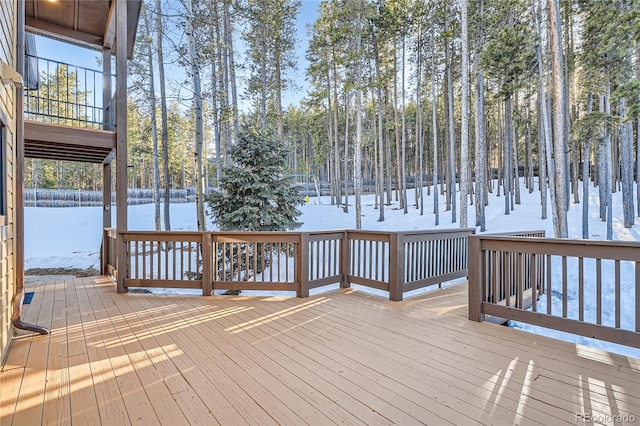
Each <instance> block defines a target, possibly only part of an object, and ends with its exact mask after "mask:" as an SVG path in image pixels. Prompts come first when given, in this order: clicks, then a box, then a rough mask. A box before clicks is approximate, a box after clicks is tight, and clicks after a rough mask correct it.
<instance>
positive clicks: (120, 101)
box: [115, 0, 128, 293]
mask: <svg viewBox="0 0 640 426" xmlns="http://www.w3.org/2000/svg"><path fill="white" fill-rule="evenodd" d="M115 3H116V157H117V160H116V168H117V176H116V208H117V228H118V231H126V230H127V184H128V182H127V181H128V179H127V174H128V172H127V161H128V159H127V1H126V0H116V1H115ZM126 260H127V259H126V252H125V245H124V240H123V237H122V235H120V234H119V235H118V261H117V269H118V270H119V271H120V268H121V267H122V271H120V273H118V287H117V289H118V293H124V292H125V291H127V289H126V288H125V286H124V280H125V278H127V273H128V271H125V268H124V265H125V264H126Z"/></svg>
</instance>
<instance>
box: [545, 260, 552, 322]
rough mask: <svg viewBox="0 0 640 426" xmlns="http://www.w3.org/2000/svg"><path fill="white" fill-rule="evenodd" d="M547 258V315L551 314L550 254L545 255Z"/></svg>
mask: <svg viewBox="0 0 640 426" xmlns="http://www.w3.org/2000/svg"><path fill="white" fill-rule="evenodd" d="M546 258H547V315H551V311H552V309H551V294H552V288H551V286H552V284H551V255H546Z"/></svg>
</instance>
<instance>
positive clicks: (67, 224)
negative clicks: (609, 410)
mask: <svg viewBox="0 0 640 426" xmlns="http://www.w3.org/2000/svg"><path fill="white" fill-rule="evenodd" d="M520 187H521V197H522V200H521V201H522V203H521V204H520V205H515V208H514V210H512V211H511V212H510V214H509V215H505V214H504V197H496V195H495V193H494V194H489V196H490V200H489V206H488V207H487V210H486V224H487V233H497V232H508V231H523V230H538V229H543V230H545V231H546V232H547V235H548V236H553V225H552V222H551V208H550V206H549V208H548V214H549V217H548V219H546V220H542V219H540V216H541V207H540V193H539V191H537V190H536V191H534V192H533V193H532V194H529V193H528V191H527V189H526V188H525V187H524V184H522V183H521V186H520ZM425 193H426V191H425ZM414 195H415V192H414V190H409V191H408V192H407V197H408V202H409V211H408V214H406V215H405V214H403V211H402V210H401V209H399V207H398V202H397V201H393V203H392V205H391V206H385V221H384V222H378V216H379V212H378V210H375V209H374V197H373V196H371V195H368V196H364V197H363V210H362V211H363V217H362V228H363V229H367V230H390V231H407V230H414V229H447V228H457V227H459V224H458V223H452V222H451V212H450V211H444V206H445V202H444V201H445V200H444V196H442V195H441V196H439V205H440V225H439V226H435V225H434V221H435V219H434V217H435V216H434V214H433V198H432V196H426V197H425V200H424V212H425V214H424V215H422V216H421V215H420V210H419V209H416V208H415V206H414V205H413V204H414V203H415V202H414V200H415V196H414ZM580 196H582V189H580ZM621 197H622V196H621V193H620V192H618V193H616V194H614V195H613V205H614V211H613V218H614V219H613V233H614V240H620V241H640V219H638V218H636V225H634V226H633V227H632V228H630V229H626V228H624V226H623V220H622V200H621ZM571 199H572V200H573V197H572V198H571ZM329 202H330V201H329V198H328V197H322V198H321V199H320V200H319V199H318V198H312V199H311V200H310V201H309V203H307V204H306V205H304V206H302V208H301V210H302V216H301V218H300V220H301V221H302V222H303V223H304V225H303V226H302V228H301V229H302V230H324V229H344V228H355V213H354V212H355V208H354V206H353V205H352V204H353V202H354V199H353V197H350V199H349V203H350V209H349V213H344V212H343V210H342V207H337V206H332V205H330V204H329ZM458 202H459V200H458ZM114 214H115V209H114ZM468 215H469V220H468V222H469V225H470V226H472V225H473V224H475V206H469V213H468ZM598 215H599V207H598V192H597V188H594V187H590V196H589V218H590V219H589V236H590V238H591V239H605V237H606V223H604V222H602V221H601V220H600V218H599V217H598ZM568 217H569V219H568V221H569V237H570V238H581V237H582V219H581V218H582V204H573V203H572V204H571V206H570V210H569V216H568ZM458 219H459V212H458ZM128 222H129V225H128V227H129V229H132V230H153V228H154V223H153V205H151V204H147V205H138V206H130V207H129V218H128ZM114 223H115V216H114ZM171 226H172V229H173V230H196V229H197V226H196V215H195V206H194V204H173V205H171ZM101 228H102V209H101V208H100V207H74V208H33V207H27V208H25V258H26V260H25V268H26V269H30V268H53V267H74V268H86V267H89V266H93V267H96V268H97V267H98V265H99V250H100V241H101V237H102V233H101ZM208 228H209V229H210V230H214V229H215V228H214V226H213V224H212V223H209V227H208ZM639 248H640V247H639ZM627 263H628V262H627ZM621 269H622V282H623V295H625V297H624V298H623V318H622V324H623V327H625V328H631V327H632V326H633V324H634V321H635V310H634V306H633V305H632V303H633V300H635V297H634V296H635V295H634V293H633V292H634V289H633V285H630V284H629V283H633V280H634V276H633V274H634V272H633V271H634V269H633V267H632V265H630V264H623V265H622V268H621ZM604 276H607V275H604ZM570 280H571V277H570ZM554 281H557V280H554ZM572 281H574V282H575V279H574V280H572ZM571 291H572V290H571V288H570V290H569V293H571ZM574 292H575V291H574ZM594 299H595V298H594ZM559 301H560V299H559V298H554V300H553V304H554V309H555V306H556V305H557V303H559ZM570 302H571V301H570ZM544 303H546V300H543V299H541V302H540V303H539V304H538V309H539V310H540V311H543V310H544V309H546V307H545V305H544ZM603 303H605V305H604V306H603V312H605V313H607V312H608V313H609V314H610V313H611V312H613V297H610V298H609V297H605V298H604V302H603ZM585 304H586V306H585V318H586V319H588V318H592V317H593V318H594V317H595V313H594V312H595V300H591V299H588V300H586V301H585ZM607 304H609V305H610V306H608V305H607ZM556 312H557V311H556ZM569 316H570V317H572V318H573V317H576V318H577V301H576V302H575V303H573V304H571V307H570V309H569ZM604 321H605V324H606V323H608V322H607V321H609V318H608V317H606V316H605V318H604ZM513 326H514V327H518V328H522V329H523V330H527V331H531V332H535V333H539V334H544V335H549V336H552V337H556V338H561V339H564V340H569V341H573V342H576V343H580V344H584V345H588V346H593V347H598V348H602V349H606V350H609V351H612V352H618V353H622V354H626V355H630V356H634V357H636V358H640V350H635V349H631V348H627V347H624V346H619V345H613V344H610V343H606V342H601V341H596V340H593V339H587V338H583V337H580V336H572V335H568V334H566V333H562V332H558V331H554V330H547V329H542V328H540V327H535V326H531V325H528V324H521V323H518V324H513Z"/></svg>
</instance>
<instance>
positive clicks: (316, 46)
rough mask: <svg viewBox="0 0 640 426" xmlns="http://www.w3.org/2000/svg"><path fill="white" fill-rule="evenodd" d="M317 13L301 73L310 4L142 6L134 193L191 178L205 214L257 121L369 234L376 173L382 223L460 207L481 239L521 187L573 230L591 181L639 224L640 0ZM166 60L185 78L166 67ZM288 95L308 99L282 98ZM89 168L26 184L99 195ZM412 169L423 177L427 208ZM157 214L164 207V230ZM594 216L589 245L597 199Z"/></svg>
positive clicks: (606, 213) (471, 3)
mask: <svg viewBox="0 0 640 426" xmlns="http://www.w3.org/2000/svg"><path fill="white" fill-rule="evenodd" d="M318 5H319V9H318V18H317V20H316V21H315V22H313V23H311V24H310V25H309V27H308V41H309V46H308V49H307V52H306V59H307V60H308V63H309V66H308V67H307V69H300V68H299V66H298V65H297V64H298V63H299V58H297V57H296V45H297V44H298V43H299V42H300V40H297V39H296V33H295V22H296V20H297V19H301V18H300V17H299V16H298V15H299V11H300V8H301V3H300V1H296V0H263V1H254V0H237V1H232V0H172V1H165V0H145V1H144V8H143V11H142V14H141V18H140V24H139V32H138V39H137V45H136V52H135V55H134V56H135V57H134V60H133V61H132V63H131V66H130V74H131V75H130V99H129V129H128V140H129V150H130V152H129V158H130V162H132V163H133V170H131V171H130V172H131V176H132V178H131V183H130V185H131V186H133V187H145V188H160V187H163V188H164V187H172V188H175V187H181V188H184V187H195V188H196V193H197V194H198V196H197V199H198V203H197V204H198V207H197V210H198V212H200V211H201V210H202V209H203V191H204V188H205V186H216V185H217V183H218V182H220V181H221V179H222V173H223V171H224V169H225V168H226V167H227V166H229V165H230V162H231V161H232V160H231V157H230V155H229V153H230V149H231V147H233V146H234V144H235V142H236V138H237V134H238V129H239V126H240V123H241V122H242V121H251V122H255V123H259V125H260V126H262V127H269V128H272V129H274V130H275V132H276V134H277V136H278V137H279V138H280V139H281V140H282V141H284V143H285V144H286V146H287V147H288V150H289V154H288V166H289V169H290V172H291V173H314V174H316V176H317V178H318V180H321V181H327V182H331V202H332V204H336V205H342V206H343V208H345V210H346V209H348V206H349V204H353V205H355V222H356V226H357V227H359V226H360V221H359V212H360V205H361V199H360V197H361V189H360V188H361V185H362V180H363V179H375V181H376V182H377V196H376V207H377V208H378V210H379V220H381V221H382V220H384V213H385V207H386V206H389V205H390V203H391V201H392V200H397V201H398V202H399V204H400V208H402V209H404V211H405V212H407V211H408V209H411V208H414V209H420V213H421V214H424V215H425V216H429V217H431V218H432V219H428V218H425V221H432V222H430V223H436V224H438V223H439V212H440V211H441V210H443V209H444V210H447V211H448V210H451V211H452V216H451V217H452V218H453V221H454V222H455V225H454V226H460V227H467V226H478V227H479V229H480V230H482V231H484V230H485V228H486V224H485V219H484V207H485V206H486V203H487V200H488V196H487V194H488V193H489V192H492V193H497V194H498V195H501V196H502V199H503V200H504V213H505V214H510V212H511V211H513V210H514V209H517V205H518V204H519V203H520V194H521V192H522V191H528V192H530V193H531V192H533V191H538V192H539V194H540V200H541V208H540V215H541V217H542V218H547V216H549V217H550V218H552V220H553V224H554V231H555V235H556V236H558V237H567V236H568V225H567V210H568V208H569V205H570V204H571V203H580V202H582V201H584V200H585V197H586V194H587V193H586V189H588V188H587V185H584V186H583V192H582V193H581V192H580V191H579V186H578V182H579V181H580V180H583V181H585V182H591V184H592V185H596V186H597V187H598V189H599V192H598V193H599V205H600V212H599V215H600V217H601V218H602V220H603V221H607V224H608V226H607V229H608V231H607V238H608V239H611V238H612V226H613V225H612V213H611V212H612V193H613V192H616V191H621V192H622V202H623V211H624V226H626V227H631V226H633V224H634V220H635V216H636V215H638V214H640V179H637V176H639V175H640V161H638V160H639V159H640V132H639V131H638V129H639V127H640V0H562V1H560V0H458V1H454V2H441V1H433V0H375V1H369V0H324V1H322V2H319V3H318ZM169 65H170V66H171V67H173V68H172V69H175V67H180V69H182V70H183V72H182V73H181V74H180V75H178V74H177V73H174V75H167V73H166V72H165V68H166V67H167V66H169ZM303 74H304V76H305V79H304V81H305V82H304V83H301V82H302V81H303V79H302V78H296V76H300V75H303ZM301 85H302V86H303V87H300V86H301ZM41 90H42V89H41ZM292 90H295V91H304V93H306V96H305V97H304V99H303V100H302V101H301V102H300V104H299V105H289V106H285V105H283V97H284V94H286V93H287V92H288V91H292ZM78 167H81V168H82V170H83V171H82V172H81V173H82V178H80V177H79V176H80V173H79V172H78V171H77V170H70V168H71V166H68V165H65V166H64V167H62V166H61V165H59V164H56V163H53V162H35V161H34V162H33V164H31V163H30V164H28V165H27V168H28V170H30V171H31V173H30V174H29V175H28V176H27V177H26V185H33V184H34V182H35V181H36V180H37V181H38V183H37V185H39V186H41V187H56V186H57V187H65V186H69V185H72V186H73V187H74V188H81V189H94V188H93V186H95V185H96V184H95V183H94V182H99V179H100V177H99V173H100V168H99V167H94V166H91V165H80V166H78ZM407 176H414V177H415V179H416V181H417V182H418V185H416V189H412V190H415V191H416V197H415V199H416V200H417V201H416V203H415V205H408V203H407V195H406V194H407V191H408V189H407V185H406V178H407ZM347 182H353V183H354V185H353V188H355V191H354V194H350V193H347V190H346V188H349V187H350V186H351V185H347ZM434 183H435V184H436V185H435V186H434V185H433V184H434ZM521 184H522V187H521ZM423 191H426V193H427V194H431V193H432V194H433V195H434V196H433V204H432V205H424V203H423V200H424V198H425V197H424V196H423V195H424V194H423ZM158 192H159V191H158ZM634 193H635V196H634ZM350 196H353V197H354V199H353V200H351V201H349V197H350ZM547 201H548V202H547ZM438 203H441V204H438ZM469 203H471V205H472V206H473V207H472V208H474V209H475V211H476V215H475V217H476V218H477V219H476V223H469V219H468V217H469V215H468V211H467V209H468V204H469ZM547 205H549V206H550V209H549V210H550V211H547ZM165 207H166V209H167V210H166V211H167V212H168V206H165ZM159 209H160V200H159V199H158V204H157V210H156V214H157V218H158V219H157V225H156V226H157V228H158V229H160V222H159V217H160V215H159ZM582 209H583V224H582V226H583V238H588V235H589V233H588V220H587V218H588V215H589V212H588V203H586V202H582ZM199 214H200V213H199ZM165 219H166V220H165V224H164V227H165V229H169V218H168V214H167V215H165ZM198 219H199V220H198V222H199V226H202V227H203V226H204V220H202V219H201V216H198Z"/></svg>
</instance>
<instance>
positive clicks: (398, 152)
mask: <svg viewBox="0 0 640 426" xmlns="http://www.w3.org/2000/svg"><path fill="white" fill-rule="evenodd" d="M396 45H397V41H396V40H395V39H394V41H393V71H394V77H393V129H394V135H395V142H396V143H395V146H396V199H397V200H399V201H400V208H401V209H403V208H404V197H401V196H400V193H401V192H402V190H403V188H402V182H403V181H402V172H401V170H400V167H401V165H402V158H401V156H402V152H401V147H400V144H401V141H400V124H399V123H398V52H397V46H396Z"/></svg>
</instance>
